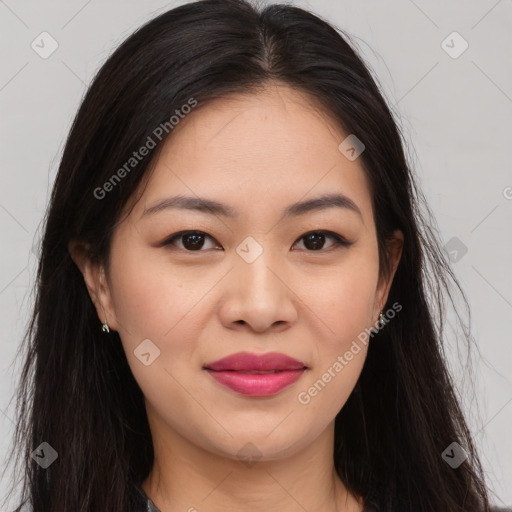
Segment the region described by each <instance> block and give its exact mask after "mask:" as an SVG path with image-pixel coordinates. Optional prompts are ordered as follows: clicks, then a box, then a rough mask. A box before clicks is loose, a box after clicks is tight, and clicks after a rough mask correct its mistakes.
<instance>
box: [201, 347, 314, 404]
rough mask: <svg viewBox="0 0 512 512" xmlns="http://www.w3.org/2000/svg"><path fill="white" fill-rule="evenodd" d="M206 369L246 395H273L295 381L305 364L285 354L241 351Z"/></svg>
mask: <svg viewBox="0 0 512 512" xmlns="http://www.w3.org/2000/svg"><path fill="white" fill-rule="evenodd" d="M203 368H204V369H205V370H206V371H207V372H208V373H209V374H210V375H211V376H212V377H213V378H214V379H215V380H216V381H217V382H219V383H220V384H222V385H223V386H226V387H227V388H229V389H231V390H233V391H235V392H237V393H240V394H242V395H246V396H254V397H266V396H272V395H275V394H277V393H279V392H280V391H282V390H283V389H285V388H287V387H288V386H290V385H291V384H293V383H294V382H295V381H297V379H299V378H300V376H301V375H302V374H303V373H304V371H305V370H306V368H307V367H306V365H305V364H304V363H303V362H301V361H297V360H296V359H293V358H292V357H289V356H287V355H285V354H279V353H277V352H270V353H267V354H261V355H258V354H252V353H249V352H239V353H237V354H232V355H230V356H227V357H224V358H222V359H219V360H218V361H214V362H213V363H208V364H205V365H204V366H203Z"/></svg>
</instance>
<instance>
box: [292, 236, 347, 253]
mask: <svg viewBox="0 0 512 512" xmlns="http://www.w3.org/2000/svg"><path fill="white" fill-rule="evenodd" d="M329 238H330V239H331V240H332V241H333V243H332V244H331V246H330V247H329V248H328V249H326V250H330V249H333V248H337V247H340V246H343V247H348V246H350V245H352V244H351V243H350V242H347V240H345V239H344V238H343V237H342V236H340V235H338V234H336V233H332V232H330V231H311V232H309V233H306V234H305V235H302V237H301V238H299V240H304V247H305V248H306V250H307V251H321V250H322V249H324V244H325V241H326V239H329Z"/></svg>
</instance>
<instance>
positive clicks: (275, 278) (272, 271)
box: [219, 251, 298, 333]
mask: <svg viewBox="0 0 512 512" xmlns="http://www.w3.org/2000/svg"><path fill="white" fill-rule="evenodd" d="M267 252H268V251H264V252H263V254H261V255H260V256H259V257H258V258H257V259H256V261H254V262H252V263H247V262H246V261H244V260H243V259H242V258H238V259H236V260H235V267H234V268H233V269H232V271H231V272H230V273H229V275H228V276H227V279H226V281H225V285H224V286H225V290H224V293H223V295H222V302H221V305H220V307H219V315H220V318H221V322H222V324H223V325H224V326H225V327H227V328H228V329H234V330H241V331H242V330H250V331H253V332H259V333H261V332H265V331H271V332H274V333H275V332H282V331H284V330H286V329H289V328H290V326H291V325H292V324H293V323H294V322H296V320H297V317H298V314H297V308H296V304H297V302H298V298H297V295H296V294H295V293H294V291H293V285H292V284H291V283H289V282H287V281H289V280H290V278H288V280H287V278H286V277H287V276H286V275H285V273H284V272H283V269H282V266H280V265H278V264H276V261H275V260H271V258H270V257H268V258H267V257H266V254H267Z"/></svg>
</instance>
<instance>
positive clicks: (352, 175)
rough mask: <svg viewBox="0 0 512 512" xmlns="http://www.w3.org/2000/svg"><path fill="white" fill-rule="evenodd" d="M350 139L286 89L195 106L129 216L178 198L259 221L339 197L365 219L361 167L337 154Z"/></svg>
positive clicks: (367, 203) (367, 204) (310, 102)
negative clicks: (300, 204) (303, 202)
mask: <svg viewBox="0 0 512 512" xmlns="http://www.w3.org/2000/svg"><path fill="white" fill-rule="evenodd" d="M348 135H349V134H348V133H344V132H343V130H342V128H341V126H339V124H338V123H336V122H335V121H334V120H333V119H332V117H331V116H329V115H328V114H327V113H326V112H325V110H324V109H323V108H322V106H320V105H319V104H318V103H317V102H316V101H315V100H314V99H313V98H311V97H309V96H308V95H306V94H304V93H301V92H298V91H296V90H294V89H291V88H289V87H287V86H284V85H273V86H269V87H268V88H266V89H265V90H262V91H259V92H255V93H247V94H235V95H230V96H228V97H225V98H220V99H216V100H214V101H213V102H210V103H208V104H207V105H205V106H203V107H201V106H200V105H199V106H198V107H197V108H196V109H195V110H192V112H191V113H190V114H188V115H187V116H185V117H184V118H183V119H182V120H180V122H179V124H178V125H176V126H175V127H174V129H173V131H172V133H171V135H170V136H169V137H168V138H167V140H166V141H165V143H164V146H163V148H162V151H161V152H160V154H159V157H158V159H157V161H156V162H155V164H154V165H155V166H154V170H153V172H152V173H151V175H150V177H149V180H148V182H147V184H146V186H145V188H144V192H143V194H142V196H141V198H140V201H139V202H138V204H137V205H136V208H135V209H134V212H133V213H134V214H135V215H137V216H138V217H139V216H140V215H141V214H142V212H143V211H144V209H146V208H147V207H149V206H151V203H154V202H156V201H159V200H162V199H165V198H167V197H169V196H171V195H178V194H179V195H187V196H194V195H195V196H200V197H208V198H211V199H215V200H217V201H220V202H222V203H225V204H228V205H231V206H232V207H233V209H235V210H237V211H240V212H244V211H248V210H253V212H254V213H255V214H257V213H258V211H259V212H260V215H261V213H262V211H263V210H264V211H271V210H273V209H277V210H279V211H281V210H282V209H283V208H284V207H285V206H286V205H287V204H291V203H294V202H297V201H298V200H300V199H308V198H310V197H317V196H319V195H323V194H326V193H335V192H339V193H342V194H345V195H347V196H349V197H350V198H351V199H352V200H353V201H354V202H355V203H356V204H357V205H358V207H359V208H360V209H361V210H362V212H363V216H364V218H365V219H366V217H370V216H371V197H370V189H369V186H368V178H367V176H366V173H365V171H364V169H363V166H362V162H361V161H360V160H358V159H356V160H354V161H351V160H349V159H347V158H346V156H345V155H344V154H343V153H342V152H341V151H340V150H339V149H338V146H339V144H340V143H341V142H342V141H343V140H344V139H345V138H346V137H347V136H348ZM365 222H366V220H365Z"/></svg>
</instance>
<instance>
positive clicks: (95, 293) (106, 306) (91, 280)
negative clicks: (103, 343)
mask: <svg viewBox="0 0 512 512" xmlns="http://www.w3.org/2000/svg"><path fill="white" fill-rule="evenodd" d="M68 251H69V254H70V255H71V258H72V260H73V261H74V262H75V264H76V266H77V267H78V268H79V269H80V272H81V273H82V276H83V278H84V281H85V285H86V286H87V291H88V292H89V296H90V297H91V300H92V302H93V303H94V306H95V307H96V313H97V315H98V319H99V320H100V322H101V323H102V324H103V323H104V322H107V324H108V326H109V328H110V329H111V330H114V331H116V330H118V329H117V320H116V315H115V311H114V307H113V304H112V294H111V291H110V287H109V284H108V281H107V277H106V274H105V269H104V267H103V265H100V264H98V263H95V262H93V261H92V259H91V257H90V252H89V246H88V245H87V244H85V243H83V242H81V241H78V240H71V241H70V242H69V244H68Z"/></svg>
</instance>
